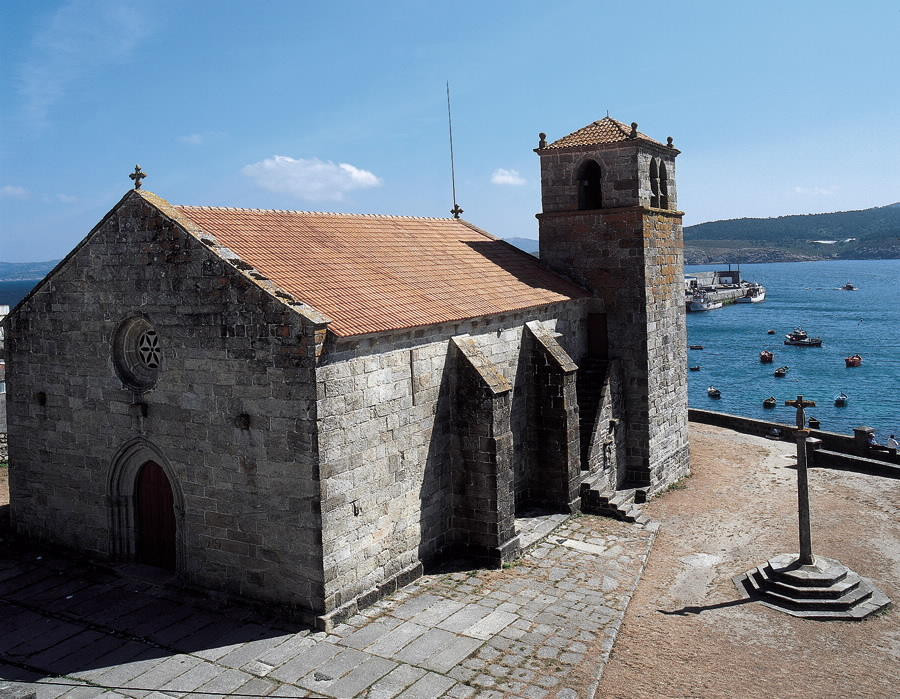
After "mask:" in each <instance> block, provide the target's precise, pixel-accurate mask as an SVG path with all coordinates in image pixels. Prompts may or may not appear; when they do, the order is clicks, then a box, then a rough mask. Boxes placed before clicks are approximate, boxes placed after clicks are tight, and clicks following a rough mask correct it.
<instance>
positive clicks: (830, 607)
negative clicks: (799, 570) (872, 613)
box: [745, 566, 872, 611]
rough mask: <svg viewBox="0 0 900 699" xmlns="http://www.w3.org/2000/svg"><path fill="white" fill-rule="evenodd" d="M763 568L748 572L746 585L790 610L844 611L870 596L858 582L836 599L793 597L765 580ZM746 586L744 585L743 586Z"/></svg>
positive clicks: (805, 596) (804, 590)
mask: <svg viewBox="0 0 900 699" xmlns="http://www.w3.org/2000/svg"><path fill="white" fill-rule="evenodd" d="M763 572H764V571H763V567H762V566H760V567H758V568H754V569H753V570H751V571H749V572H748V574H747V577H746V581H745V582H746V583H747V584H749V586H750V588H752V589H753V591H754V592H755V593H756V594H758V595H760V596H761V597H763V598H765V599H767V600H769V601H770V602H772V603H773V604H776V605H778V606H781V607H787V608H790V609H798V610H808V611H846V610H848V609H852V608H853V607H856V606H857V605H859V604H860V603H862V602H865V601H866V600H867V599H869V597H871V596H872V589H871V588H870V587H869V586H868V585H865V584H863V583H862V581H860V580H858V581H857V582H856V584H855V585H854V586H853V588H852V589H848V590H844V591H843V592H842V593H841V594H840V595H839V596H837V597H823V596H815V597H813V596H809V595H808V594H800V595H794V594H792V593H786V592H785V591H784V590H778V589H776V588H775V587H774V585H773V581H772V580H769V579H767V578H766V577H765V576H764V575H763V574H762V573H763ZM745 586H746V585H745ZM812 589H813V588H805V589H804V588H801V590H800V591H801V593H808V592H809V591H810V590H812Z"/></svg>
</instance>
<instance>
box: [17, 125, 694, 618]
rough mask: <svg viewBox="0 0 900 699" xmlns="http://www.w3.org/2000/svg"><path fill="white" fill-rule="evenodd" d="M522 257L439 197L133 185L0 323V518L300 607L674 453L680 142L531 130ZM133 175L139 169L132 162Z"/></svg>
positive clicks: (321, 604)
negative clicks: (329, 203)
mask: <svg viewBox="0 0 900 699" xmlns="http://www.w3.org/2000/svg"><path fill="white" fill-rule="evenodd" d="M535 152H536V153H537V154H538V156H539V158H540V163H541V181H542V199H543V211H542V212H541V213H540V214H538V216H537V217H538V219H539V221H540V260H538V259H537V258H535V257H534V256H532V255H529V254H527V253H525V252H522V251H520V250H518V249H517V248H515V247H513V246H512V245H510V244H508V243H506V242H504V241H502V240H500V239H498V238H495V237H494V236H492V235H490V234H488V233H486V232H484V231H482V230H480V229H479V228H477V227H475V226H474V225H472V224H470V223H468V222H466V221H464V220H459V219H456V218H449V219H440V218H414V217H403V216H380V215H378V216H376V215H371V216H369V215H349V214H330V213H309V212H299V211H273V210H260V209H237V208H227V207H206V206H175V205H172V204H170V203H169V202H167V201H166V200H164V199H163V198H161V197H160V196H158V195H156V194H152V193H150V192H147V191H144V190H142V189H141V188H140V183H141V177H143V174H142V173H140V172H139V171H136V173H135V175H136V179H135V183H136V184H135V189H133V190H130V191H129V192H128V193H127V194H126V195H125V196H124V197H123V198H122V199H121V201H119V202H118V203H117V204H116V205H115V206H114V207H113V208H112V210H111V211H110V212H109V213H108V214H107V215H106V216H105V217H104V218H103V220H102V221H100V222H99V223H98V224H97V226H96V227H95V228H94V229H93V230H92V231H91V232H90V233H89V234H88V235H87V237H86V238H85V239H84V240H83V241H82V242H81V243H80V244H79V245H78V246H77V247H76V248H75V249H74V250H73V251H72V252H71V253H70V254H69V255H68V256H67V257H66V258H65V259H64V260H63V261H62V262H61V263H60V264H59V265H58V266H57V267H56V268H55V269H54V271H53V272H52V273H51V274H49V275H48V277H47V278H46V279H45V280H44V281H43V282H42V283H40V284H39V285H38V286H37V287H36V288H35V289H34V290H33V291H32V293H31V294H30V295H29V296H28V297H27V298H26V299H25V300H23V301H22V302H21V303H20V304H19V305H18V306H17V307H16V308H15V309H13V311H12V313H11V315H10V317H9V319H8V321H7V328H8V372H7V373H8V420H9V448H10V489H11V509H12V521H13V525H14V527H15V529H16V530H17V532H18V533H19V534H21V535H23V536H27V537H32V538H34V539H37V540H41V541H46V542H51V543H54V544H58V545H62V546H64V547H67V548H69V549H74V550H78V551H82V552H85V553H86V554H88V555H92V556H99V557H105V558H110V559H113V560H120V561H132V562H138V563H143V564H149V565H153V566H159V567H162V568H169V569H171V570H173V571H174V572H175V574H176V575H177V576H178V578H179V579H180V580H181V581H182V582H184V583H185V584H189V585H196V586H200V587H204V588H212V589H215V590H218V591H220V592H221V593H223V594H226V595H234V596H237V597H242V598H248V599H252V600H257V601H262V602H265V603H269V604H277V605H282V606H283V607H284V608H286V609H289V610H291V611H292V612H294V613H295V614H297V615H299V616H301V617H302V618H305V619H306V620H308V621H310V622H311V623H317V624H318V625H319V626H320V627H321V628H328V626H329V624H331V623H333V622H334V621H335V620H337V619H340V618H342V617H343V616H344V615H346V614H349V613H352V612H354V611H355V610H356V609H357V608H359V607H362V606H365V605H366V604H369V603H371V601H373V600H374V599H376V598H377V597H379V596H380V595H383V594H386V593H388V592H390V591H392V590H394V589H396V588H397V586H399V585H403V584H406V583H407V582H409V581H410V580H412V579H414V578H415V577H416V576H418V575H420V574H421V572H422V570H423V567H427V566H428V565H430V564H433V563H435V562H439V561H440V560H442V559H446V558H447V557H451V556H460V555H464V556H467V557H474V558H476V559H481V560H483V561H484V562H485V563H486V564H488V565H498V564H500V563H502V562H504V561H508V560H510V559H512V558H514V557H515V556H516V555H518V554H519V552H520V550H521V543H520V538H519V535H518V531H517V524H516V521H517V515H518V516H521V515H523V514H525V513H530V512H535V511H539V512H574V511H577V510H579V509H580V508H582V507H583V506H584V507H589V506H590V503H592V502H593V503H596V502H606V500H607V499H610V498H613V497H614V496H615V494H616V491H617V490H618V491H622V490H623V489H625V488H636V489H637V492H638V493H639V495H652V494H653V493H654V492H657V491H658V490H660V489H662V488H664V487H666V486H667V485H668V484H669V483H671V482H673V481H674V480H676V479H678V478H681V477H682V476H684V475H685V474H686V473H687V472H688V468H689V461H688V443H687V391H686V376H685V365H686V336H685V318H684V304H683V278H682V224H681V219H682V213H681V212H680V211H678V210H677V200H676V190H675V157H676V156H677V155H678V153H679V151H678V150H676V149H675V148H674V147H673V145H672V141H671V139H669V142H668V144H663V143H661V142H659V141H656V140H654V139H652V138H650V137H648V136H646V135H644V134H643V133H640V132H639V131H638V130H637V124H632V125H631V126H630V127H629V126H627V125H625V124H623V123H621V122H618V121H616V120H614V119H611V118H609V117H607V118H605V119H601V120H600V121H596V122H593V123H591V124H589V125H588V126H586V127H585V128H583V129H580V130H578V131H575V132H574V133H572V134H569V135H568V136H565V137H564V138H561V139H559V140H557V141H555V142H552V143H548V142H547V141H546V137H545V136H544V134H541V137H540V144H539V147H538V148H537V149H535ZM133 177H134V176H133Z"/></svg>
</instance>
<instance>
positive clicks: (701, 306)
mask: <svg viewBox="0 0 900 699" xmlns="http://www.w3.org/2000/svg"><path fill="white" fill-rule="evenodd" d="M721 307H722V302H721V301H714V300H713V299H711V298H709V296H707V295H706V294H702V293H701V294H694V296H693V297H692V298H691V300H690V303H688V307H687V309H688V310H689V311H695V312H696V311H714V310H716V309H717V308H721Z"/></svg>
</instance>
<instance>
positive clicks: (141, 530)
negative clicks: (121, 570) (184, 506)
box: [135, 461, 175, 570]
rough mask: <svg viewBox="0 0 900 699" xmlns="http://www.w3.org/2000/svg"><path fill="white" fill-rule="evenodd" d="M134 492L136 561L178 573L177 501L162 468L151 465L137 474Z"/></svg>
mask: <svg viewBox="0 0 900 699" xmlns="http://www.w3.org/2000/svg"><path fill="white" fill-rule="evenodd" d="M136 486H137V487H136V488H135V491H136V492H135V500H136V503H135V504H136V508H135V509H136V514H137V560H138V561H139V562H140V563H146V564H147V565H151V566H158V567H160V568H169V569H171V570H174V569H175V500H174V498H173V497H172V486H171V485H170V484H169V479H168V478H167V477H166V473H165V471H163V470H162V467H161V466H160V465H159V464H157V463H155V462H153V461H148V462H147V463H145V464H144V465H143V466H141V470H140V472H139V473H138V477H137V484H136Z"/></svg>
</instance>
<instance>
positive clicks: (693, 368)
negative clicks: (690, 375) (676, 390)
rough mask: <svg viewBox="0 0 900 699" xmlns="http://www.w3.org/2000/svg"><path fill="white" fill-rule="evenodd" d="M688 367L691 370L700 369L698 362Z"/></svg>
mask: <svg viewBox="0 0 900 699" xmlns="http://www.w3.org/2000/svg"><path fill="white" fill-rule="evenodd" d="M688 369H690V370H691V371H700V365H699V364H698V365H697V366H692V367H688Z"/></svg>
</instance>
